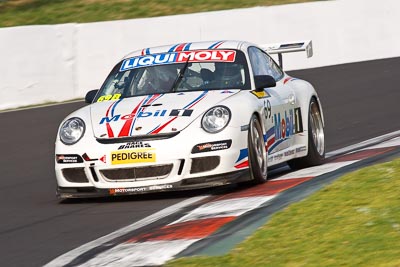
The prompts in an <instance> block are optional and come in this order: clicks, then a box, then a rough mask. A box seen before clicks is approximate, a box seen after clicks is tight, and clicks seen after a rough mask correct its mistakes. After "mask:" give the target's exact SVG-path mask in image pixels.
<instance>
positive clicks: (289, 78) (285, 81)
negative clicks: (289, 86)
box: [283, 77, 292, 84]
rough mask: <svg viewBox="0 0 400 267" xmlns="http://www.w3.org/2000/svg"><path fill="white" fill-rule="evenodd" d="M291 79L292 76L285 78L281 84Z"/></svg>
mask: <svg viewBox="0 0 400 267" xmlns="http://www.w3.org/2000/svg"><path fill="white" fill-rule="evenodd" d="M291 79H292V77H289V78H286V79H285V80H283V84H285V83H287V82H288V81H290V80H291Z"/></svg>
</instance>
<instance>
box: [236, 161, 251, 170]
mask: <svg viewBox="0 0 400 267" xmlns="http://www.w3.org/2000/svg"><path fill="white" fill-rule="evenodd" d="M246 167H249V161H248V160H246V161H244V162H242V163H240V164H238V165H235V168H236V169H241V168H246Z"/></svg>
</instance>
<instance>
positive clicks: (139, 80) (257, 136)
mask: <svg viewBox="0 0 400 267" xmlns="http://www.w3.org/2000/svg"><path fill="white" fill-rule="evenodd" d="M295 51H306V52H307V55H308V56H311V55H312V44H311V41H304V42H298V43H283V44H275V45H266V46H263V48H260V47H258V46H256V45H253V44H251V43H247V42H238V41H218V42H197V43H182V44H176V45H170V46H162V47H153V48H146V49H143V50H139V51H135V52H133V53H131V54H129V55H127V56H126V57H125V58H124V59H122V60H121V61H120V62H119V63H118V64H117V65H116V66H115V67H114V68H113V70H112V71H111V73H110V74H109V76H108V77H107V79H106V80H105V82H104V84H103V85H102V87H101V89H100V90H93V91H90V92H88V94H87V95H86V102H87V103H90V105H87V106H85V107H83V108H81V109H79V110H77V111H75V112H73V113H72V114H70V115H69V116H68V117H67V118H65V119H64V121H63V122H62V123H61V125H60V127H59V131H58V135H57V139H56V149H55V154H56V155H55V171H56V177H57V185H58V186H57V194H58V196H59V197H60V198H75V197H91V196H115V195H124V194H138V193H148V192H157V191H166V190H182V189H192V188H202V187H211V186H219V185H224V184H229V183H237V182H243V181H249V182H250V183H255V184H259V183H264V182H266V180H267V167H269V166H273V165H276V164H279V163H282V162H287V163H288V164H289V165H290V166H291V167H292V168H295V169H297V168H302V167H306V166H312V165H318V164H321V163H322V162H323V159H324V156H325V141H324V122H323V115H322V108H321V103H320V101H319V98H318V95H317V93H316V91H315V90H314V88H313V86H312V85H311V84H310V83H308V82H306V81H304V80H300V79H296V78H292V77H290V76H288V75H287V74H286V73H285V72H283V71H282V69H281V67H280V66H279V65H278V64H276V63H275V61H274V60H273V59H272V58H271V56H270V54H278V56H279V62H280V65H282V53H285V52H295Z"/></svg>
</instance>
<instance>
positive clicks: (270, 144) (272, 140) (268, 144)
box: [267, 138, 275, 149]
mask: <svg viewBox="0 0 400 267" xmlns="http://www.w3.org/2000/svg"><path fill="white" fill-rule="evenodd" d="M274 143H275V138H271V139H269V140H268V142H267V149H268V148H270V146H272V145H273V144H274Z"/></svg>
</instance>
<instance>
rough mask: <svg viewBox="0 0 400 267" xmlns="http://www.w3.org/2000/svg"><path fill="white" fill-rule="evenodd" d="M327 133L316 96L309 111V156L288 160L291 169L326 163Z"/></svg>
mask: <svg viewBox="0 0 400 267" xmlns="http://www.w3.org/2000/svg"><path fill="white" fill-rule="evenodd" d="M324 160H325V134H324V126H323V122H322V116H321V112H320V108H319V105H318V102H317V100H316V99H315V98H312V99H311V101H310V106H309V111H308V153H307V156H305V157H303V158H298V159H292V160H290V161H288V164H289V166H290V168H291V169H293V170H297V169H302V168H307V167H311V166H317V165H321V164H322V163H324Z"/></svg>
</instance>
